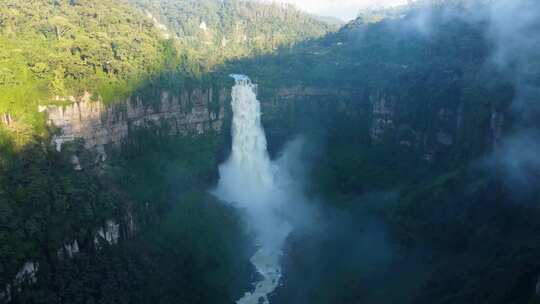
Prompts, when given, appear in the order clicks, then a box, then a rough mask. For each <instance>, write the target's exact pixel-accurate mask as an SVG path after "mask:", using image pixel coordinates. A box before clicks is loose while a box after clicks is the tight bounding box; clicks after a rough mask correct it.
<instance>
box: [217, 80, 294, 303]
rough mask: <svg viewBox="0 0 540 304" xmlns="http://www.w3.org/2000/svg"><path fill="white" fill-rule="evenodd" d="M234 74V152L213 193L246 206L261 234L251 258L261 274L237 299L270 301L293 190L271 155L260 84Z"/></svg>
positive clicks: (277, 276) (287, 228) (252, 224)
mask: <svg viewBox="0 0 540 304" xmlns="http://www.w3.org/2000/svg"><path fill="white" fill-rule="evenodd" d="M231 77H233V78H234V79H235V81H236V84H235V86H234V87H233V89H232V110H233V121H232V130H231V132H232V153H231V156H230V158H229V160H228V161H227V162H225V163H224V164H222V165H221V166H220V168H219V173H220V180H219V183H218V187H217V189H216V190H215V192H214V193H215V194H216V195H217V196H218V197H219V198H220V199H222V200H224V201H226V202H229V203H231V204H233V205H234V206H236V207H238V208H241V209H243V210H245V212H246V214H247V222H248V224H249V228H250V229H252V230H253V231H254V232H255V235H256V236H257V246H258V250H257V252H256V253H255V255H254V256H253V257H252V258H251V262H252V263H253V265H254V266H255V267H256V269H257V271H258V272H259V273H260V274H261V275H262V280H261V281H259V282H256V283H254V285H255V286H254V290H253V291H251V292H247V293H246V294H245V296H244V297H242V298H241V299H240V300H238V301H237V303H238V304H251V303H253V304H259V303H265V304H267V303H269V302H268V295H269V294H270V293H271V292H273V291H274V290H275V289H276V288H277V287H278V285H279V280H280V278H281V267H280V261H279V260H280V257H281V255H282V247H283V244H284V242H285V240H286V238H287V236H288V234H289V233H290V231H291V229H292V227H291V225H290V224H289V223H288V222H287V221H286V220H285V218H284V210H285V207H286V206H285V205H287V203H288V201H289V200H290V199H291V196H290V195H289V194H288V192H289V191H288V190H286V187H284V186H283V185H286V184H287V182H286V181H287V180H289V179H290V178H289V177H288V174H287V173H286V170H283V169H282V168H279V166H278V165H276V164H273V163H272V162H271V161H270V157H269V156H268V152H267V149H266V146H267V143H266V137H265V134H264V130H263V128H262V125H261V109H260V103H259V101H258V100H257V96H256V86H255V85H253V84H252V83H251V81H250V80H249V78H248V77H246V76H243V75H231Z"/></svg>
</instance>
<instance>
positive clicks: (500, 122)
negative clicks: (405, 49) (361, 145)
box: [261, 86, 506, 161]
mask: <svg viewBox="0 0 540 304" xmlns="http://www.w3.org/2000/svg"><path fill="white" fill-rule="evenodd" d="M267 95H268V96H267V97H266V98H265V97H263V98H262V99H261V101H262V105H263V111H264V116H263V121H264V122H265V127H266V129H267V131H269V132H270V134H278V135H284V134H286V133H287V132H291V130H294V129H295V128H296V127H298V121H302V120H310V121H311V123H312V125H313V126H317V125H320V124H324V123H331V124H334V125H335V122H336V119H337V120H340V121H341V120H349V121H353V123H352V124H351V125H354V126H355V127H357V128H360V129H362V130H356V131H358V132H355V134H361V135H360V136H365V137H366V138H367V140H368V141H370V142H371V144H374V145H377V144H391V145H397V146H399V147H401V149H408V150H411V149H413V150H414V151H416V152H417V153H418V155H419V156H420V157H422V158H424V159H425V160H426V161H435V160H439V159H444V158H446V157H449V156H451V155H452V153H457V151H458V150H459V151H460V153H462V152H463V151H465V152H463V153H466V154H467V155H473V154H475V153H479V152H485V151H486V150H489V149H491V148H492V147H493V146H494V145H496V144H497V143H498V141H499V140H500V138H501V136H502V133H503V132H504V129H505V113H506V111H505V110H501V109H496V108H495V107H493V106H484V107H478V106H476V105H474V104H471V103H467V102H466V101H463V100H456V101H455V102H453V103H451V104H444V103H440V102H438V101H437V100H429V101H419V100H403V99H400V97H399V96H398V95H396V94H395V93H391V92H384V91H371V92H368V91H367V90H350V89H348V90H347V89H320V88H311V87H299V86H298V87H288V88H281V89H278V90H276V91H275V92H273V93H270V94H267ZM332 119H333V120H332ZM325 120H327V121H325ZM471 130H473V132H471Z"/></svg>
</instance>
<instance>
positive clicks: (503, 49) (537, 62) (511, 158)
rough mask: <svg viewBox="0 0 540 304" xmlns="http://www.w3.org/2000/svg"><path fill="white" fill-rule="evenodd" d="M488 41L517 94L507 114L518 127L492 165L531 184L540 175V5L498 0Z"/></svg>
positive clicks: (531, 1) (527, 0)
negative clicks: (490, 41)
mask: <svg viewBox="0 0 540 304" xmlns="http://www.w3.org/2000/svg"><path fill="white" fill-rule="evenodd" d="M488 37H489V38H490V39H491V40H492V41H493V43H494V46H495V49H494V51H493V54H492V58H491V60H492V61H493V63H494V64H496V66H497V67H499V68H500V69H501V70H502V71H503V72H505V73H506V75H507V76H508V78H509V79H510V80H511V81H512V82H513V84H514V86H515V91H516V95H515V98H514V100H513V102H512V105H511V112H510V113H509V115H510V116H512V121H514V123H513V125H512V126H511V128H510V130H509V131H508V134H507V136H506V138H505V139H504V140H503V141H502V143H501V144H500V146H498V147H496V148H495V151H494V153H493V155H492V159H491V163H492V164H495V165H496V166H497V167H498V169H502V170H503V171H504V174H505V177H506V178H507V179H510V180H512V181H517V182H519V183H520V184H521V185H531V182H534V180H536V178H538V173H539V172H540V132H539V130H540V129H539V118H540V74H539V73H538V71H539V70H540V39H538V37H540V2H538V1H535V0H501V1H495V2H494V3H493V4H492V6H491V10H490V26H489V33H488Z"/></svg>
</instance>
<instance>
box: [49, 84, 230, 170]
mask: <svg viewBox="0 0 540 304" xmlns="http://www.w3.org/2000/svg"><path fill="white" fill-rule="evenodd" d="M90 97H91V95H90V94H89V93H86V94H85V95H84V96H82V97H80V98H74V97H70V98H68V100H67V101H69V104H68V105H66V106H45V107H40V109H39V110H40V112H45V113H46V115H47V121H48V125H49V126H50V127H52V128H57V129H58V132H57V134H56V135H55V136H54V138H53V143H54V144H55V146H56V149H57V150H58V151H60V150H61V149H62V145H63V144H64V143H66V142H70V141H74V140H77V139H81V140H83V142H84V148H85V149H87V150H90V151H93V152H96V153H97V155H98V156H99V157H100V158H101V160H104V159H105V158H106V150H107V148H119V147H121V146H122V144H123V143H124V142H125V140H126V139H127V138H128V136H129V135H130V133H132V132H134V131H136V130H139V129H148V128H158V129H160V130H161V131H162V132H166V134H167V135H171V136H172V135H188V134H203V133H205V132H208V131H210V130H214V131H220V130H221V127H222V125H223V119H224V117H225V107H224V106H225V104H226V103H227V100H228V99H229V93H228V90H226V89H221V90H215V89H212V88H209V89H204V88H196V89H193V90H191V91H184V92H182V93H181V94H180V95H179V96H175V95H172V94H170V93H169V92H162V93H161V96H160V99H159V101H158V102H156V103H151V104H150V103H147V102H145V101H144V100H142V99H141V98H140V97H134V98H130V99H128V100H127V101H126V102H124V103H117V104H113V105H105V104H104V103H103V102H101V101H92V100H91V98H90ZM57 99H60V98H57Z"/></svg>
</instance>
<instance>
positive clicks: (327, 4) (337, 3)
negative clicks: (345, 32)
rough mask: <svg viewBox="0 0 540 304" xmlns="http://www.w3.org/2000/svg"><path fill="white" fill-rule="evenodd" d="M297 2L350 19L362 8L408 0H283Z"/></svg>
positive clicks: (314, 10) (309, 9)
mask: <svg viewBox="0 0 540 304" xmlns="http://www.w3.org/2000/svg"><path fill="white" fill-rule="evenodd" d="M281 1H283V2H288V3H292V4H295V5H296V6H297V7H299V8H300V9H302V10H304V11H307V12H309V13H312V14H316V15H320V16H331V17H336V18H339V19H342V20H344V21H349V20H351V19H354V18H355V17H356V15H357V13H358V11H359V10H360V9H361V8H366V7H370V6H378V5H381V6H389V5H396V4H403V3H407V1H406V0H281Z"/></svg>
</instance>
